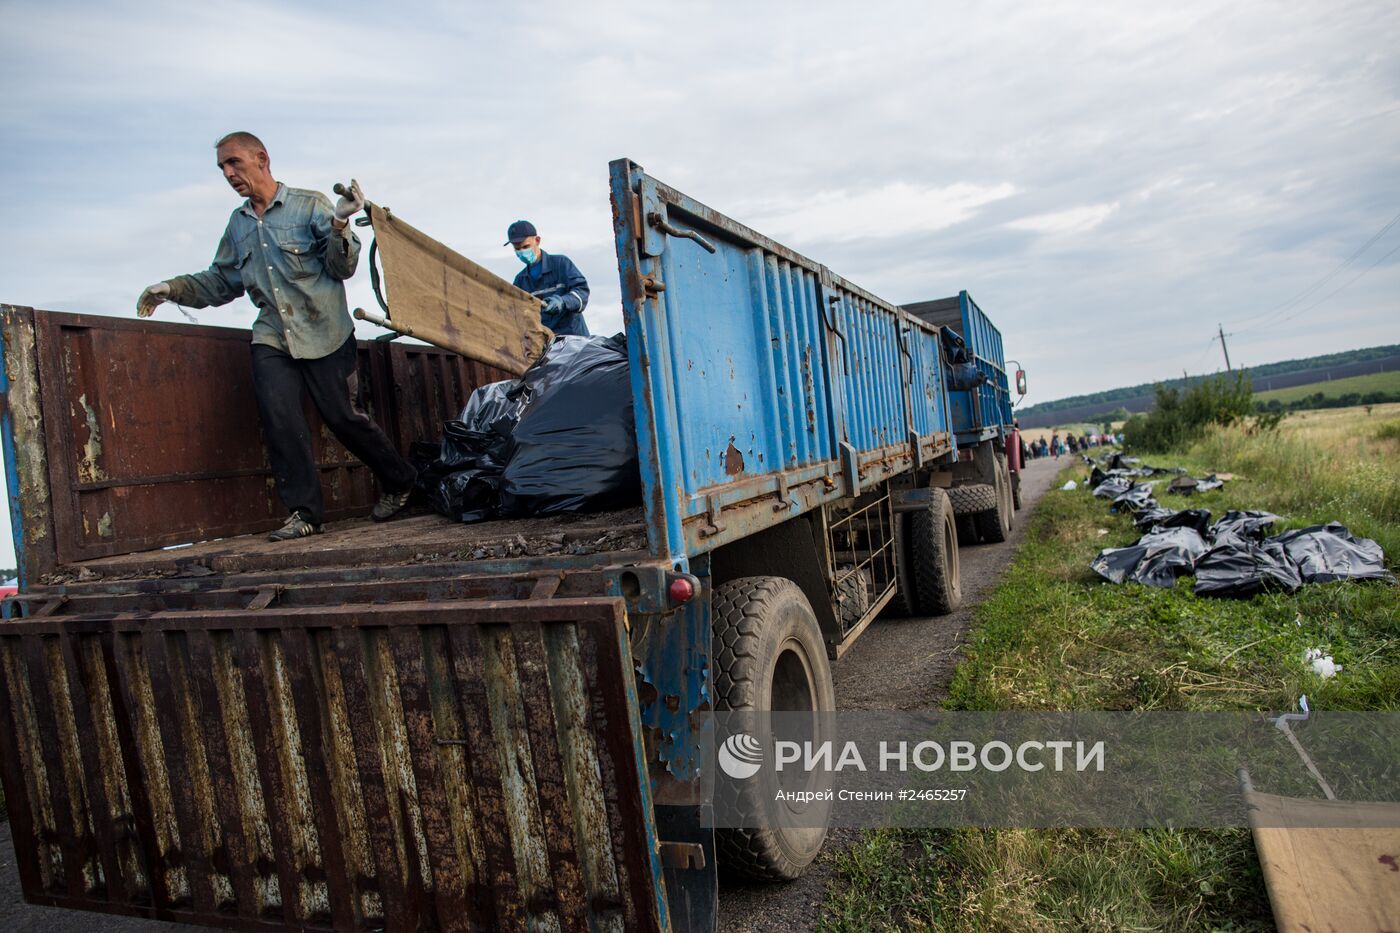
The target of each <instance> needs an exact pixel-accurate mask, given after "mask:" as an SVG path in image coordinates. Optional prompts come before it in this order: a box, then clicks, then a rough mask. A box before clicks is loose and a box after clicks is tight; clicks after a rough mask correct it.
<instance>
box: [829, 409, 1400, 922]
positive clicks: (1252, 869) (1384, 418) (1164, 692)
mask: <svg viewBox="0 0 1400 933" xmlns="http://www.w3.org/2000/svg"><path fill="white" fill-rule="evenodd" d="M1381 409H1388V411H1382V410H1381ZM1397 414H1400V406H1393V405H1392V406H1377V409H1376V411H1375V412H1374V413H1373V414H1372V415H1371V416H1369V417H1367V416H1366V415H1365V414H1364V412H1363V411H1361V410H1335V411H1326V412H1315V413H1309V414H1308V415H1307V416H1306V417H1304V416H1293V417H1290V418H1289V419H1287V420H1286V421H1285V422H1284V424H1283V426H1282V427H1281V428H1280V429H1278V430H1277V431H1272V432H1265V433H1261V434H1254V435H1249V434H1245V433H1243V432H1242V431H1240V430H1239V429H1235V430H1234V431H1233V432H1231V431H1219V432H1215V433H1212V434H1209V435H1208V436H1207V437H1206V438H1205V439H1204V440H1203V441H1201V442H1200V443H1197V444H1196V445H1194V446H1193V447H1192V448H1191V449H1190V450H1188V451H1183V452H1180V453H1179V454H1176V455H1165V456H1161V457H1155V456H1152V457H1146V458H1145V460H1146V461H1147V462H1148V463H1152V464H1154V465H1159V466H1174V465H1181V466H1185V467H1187V468H1188V469H1190V470H1191V471H1192V472H1193V474H1194V475H1197V476H1200V475H1203V473H1204V472H1206V471H1207V470H1216V471H1230V472H1234V473H1237V474H1239V478H1237V479H1236V480H1234V481H1232V482H1229V483H1227V484H1226V485H1225V487H1224V489H1221V490H1216V491H1214V492H1210V493H1206V494H1197V495H1194V496H1191V497H1189V498H1178V497H1175V496H1168V495H1166V494H1165V492H1164V490H1165V483H1164V482H1163V483H1161V484H1159V486H1158V490H1157V491H1158V492H1159V493H1161V495H1159V497H1158V498H1159V499H1160V500H1161V501H1162V502H1163V504H1166V505H1169V506H1170V507H1174V508H1188V507H1190V508H1209V509H1210V510H1211V511H1212V513H1213V514H1214V515H1215V516H1216V517H1219V516H1220V515H1222V514H1223V513H1224V512H1225V511H1226V510H1227V509H1231V508H1240V509H1243V508H1256V509H1257V508H1263V509H1268V510H1269V511H1273V512H1276V513H1278V514H1280V515H1282V516H1284V519H1285V520H1284V521H1283V522H1282V523H1280V525H1279V526H1277V527H1276V530H1282V529H1285V528H1291V527H1301V526H1305V525H1308V524H1316V523H1320V522H1324V521H1328V520H1337V521H1340V522H1342V523H1343V524H1345V525H1347V526H1348V527H1349V528H1351V529H1352V531H1353V532H1354V533H1355V534H1357V535H1361V536H1365V537H1371V538H1375V539H1376V540H1377V541H1379V542H1380V543H1381V545H1382V546H1383V547H1384V548H1385V551H1386V556H1387V560H1388V561H1389V563H1390V566H1391V568H1392V569H1394V567H1395V561H1396V558H1397V556H1400V553H1398V552H1400V471H1398V470H1397V469H1396V466H1395V464H1396V463H1397V462H1400V437H1397V436H1396V433H1395V432H1394V430H1393V429H1390V430H1387V429H1386V428H1385V425H1386V424H1390V423H1394V421H1395V418H1396V415H1397ZM1065 462H1066V463H1067V464H1072V463H1073V462H1074V461H1071V460H1069V459H1068V458H1067V459H1066V461H1065ZM1087 475H1088V469H1087V467H1082V466H1079V465H1073V466H1069V467H1067V469H1066V470H1065V471H1064V472H1063V474H1062V475H1061V477H1060V479H1059V480H1058V482H1057V485H1060V484H1063V482H1064V481H1065V480H1066V479H1070V478H1073V479H1076V480H1079V481H1080V485H1081V489H1080V490H1077V491H1075V492H1061V491H1051V492H1050V493H1048V494H1047V495H1046V497H1045V499H1043V500H1042V501H1041V503H1040V505H1039V506H1038V507H1037V509H1036V512H1035V514H1034V516H1033V517H1032V519H1031V522H1032V524H1031V528H1030V531H1029V534H1028V536H1027V539H1026V543H1025V545H1024V546H1023V548H1022V551H1021V553H1020V554H1018V555H1017V558H1016V560H1015V561H1014V563H1013V565H1012V567H1011V568H1010V570H1009V571H1008V572H1007V575H1006V577H1005V579H1004V580H1003V581H1002V583H1001V584H1000V586H999V587H998V588H997V590H996V591H995V592H994V593H993V594H992V595H991V596H990V597H989V598H988V599H987V600H986V601H985V602H984V603H983V604H982V605H981V606H979V607H978V610H977V616H976V619H977V621H976V625H975V627H974V628H973V630H972V633H971V635H970V639H969V643H968V646H967V649H966V659H965V661H964V662H963V664H962V665H961V666H960V667H959V669H958V671H957V673H956V675H955V677H954V681H953V684H952V687H951V694H950V697H949V700H948V702H947V704H946V705H947V706H948V707H949V708H953V709H970V710H1002V709H1022V710H1024V709H1052V710H1069V709H1086V710H1104V709H1121V710H1159V709H1166V710H1237V709H1248V710H1254V709H1267V710H1283V709H1290V708H1292V707H1293V705H1294V704H1295V703H1296V702H1297V699H1298V695H1299V694H1301V693H1306V694H1307V695H1308V696H1309V697H1310V699H1311V700H1312V701H1313V703H1314V707H1315V708H1321V709H1349V710H1376V709H1386V710H1396V709H1400V611H1397V599H1398V597H1397V589H1396V587H1393V586H1386V585H1381V584H1357V583H1333V584H1325V585H1315V586H1306V587H1304V588H1303V589H1301V590H1300V591H1299V592H1298V593H1296V594H1294V595H1291V596H1288V595H1282V594H1269V595H1263V596H1257V597H1255V598H1254V599H1251V600H1246V601H1233V600H1218V599H1215V600H1211V599H1198V598H1196V597H1195V596H1194V595H1193V594H1192V592H1191V580H1190V579H1189V578H1188V579H1185V580H1181V581H1178V583H1177V585H1176V587H1174V588H1172V589H1153V588H1149V587H1142V586H1139V585H1137V584H1129V585H1126V586H1113V585H1111V584H1108V583H1106V582H1103V581H1101V580H1100V579H1099V578H1098V577H1097V576H1096V575H1095V574H1094V573H1093V572H1092V571H1091V570H1090V569H1089V561H1090V560H1091V559H1092V558H1093V557H1094V555H1095V554H1097V553H1098V551H1099V550H1100V549H1101V548H1104V547H1115V546H1122V545H1126V544H1130V543H1132V542H1133V541H1134V540H1136V538H1137V532H1136V531H1135V530H1134V529H1133V527H1132V523H1131V521H1130V520H1129V519H1128V518H1127V517H1126V516H1117V515H1111V514H1109V512H1108V504H1107V502H1106V501H1105V500H1103V499H1094V498H1093V497H1092V496H1090V495H1089V494H1088V493H1087V491H1085V490H1083V489H1082V486H1083V480H1084V479H1085V478H1086V477H1087ZM1315 647H1317V648H1323V649H1324V650H1325V651H1326V652H1327V653H1330V654H1332V655H1333V656H1334V658H1335V659H1336V662H1337V663H1338V664H1339V665H1341V666H1342V673H1341V674H1339V675H1338V676H1337V677H1335V678H1333V679H1331V680H1326V681H1323V680H1321V679H1319V678H1318V677H1317V676H1316V675H1314V674H1313V673H1312V672H1311V671H1309V670H1308V669H1307V667H1306V665H1305V663H1304V660H1303V653H1304V651H1305V650H1306V649H1308V648H1315ZM826 907H827V917H826V920H825V926H826V927H827V928H828V929H832V930H856V929H862V930H864V929H890V930H893V929H902V930H904V929H973V930H1029V929H1037V930H1039V929H1062V930H1094V929H1099V930H1119V929H1134V930H1192V929H1196V930H1208V929H1209V930H1267V929H1272V928H1273V921H1272V916H1271V913H1270V909H1269V904H1268V899H1267V897H1266V895H1265V892H1264V888H1263V881H1262V877H1261V875H1260V872H1259V867H1258V863H1257V860H1256V857H1255V853H1254V846H1253V842H1252V839H1251V837H1250V835H1249V833H1248V831H1247V830H1243V829H1239V830H1141V831H1121V830H978V829H968V830H964V829H958V830H942V829H923V830H875V831H872V832H870V833H868V834H867V835H866V837H865V838H864V839H863V840H862V841H861V842H860V843H858V844H857V845H855V846H854V847H852V848H850V849H848V850H847V851H846V852H844V853H842V854H841V855H839V856H837V858H836V881H835V882H834V883H833V885H832V887H831V888H830V890H829V893H828V899H827V904H826Z"/></svg>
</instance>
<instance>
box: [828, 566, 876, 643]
mask: <svg viewBox="0 0 1400 933" xmlns="http://www.w3.org/2000/svg"><path fill="white" fill-rule="evenodd" d="M836 575H837V576H838V577H839V576H846V578H845V579H844V580H842V581H841V583H839V584H838V585H837V587H836V610H837V611H836V620H837V622H839V623H840V625H841V634H842V635H845V634H846V633H847V632H849V631H850V630H851V629H853V628H855V627H856V623H857V622H859V621H860V619H861V616H863V615H865V612H866V610H867V609H869V608H870V578H869V577H868V576H866V573H865V571H864V570H856V569H855V568H854V567H838V568H837V569H836ZM847 575H848V576H847Z"/></svg>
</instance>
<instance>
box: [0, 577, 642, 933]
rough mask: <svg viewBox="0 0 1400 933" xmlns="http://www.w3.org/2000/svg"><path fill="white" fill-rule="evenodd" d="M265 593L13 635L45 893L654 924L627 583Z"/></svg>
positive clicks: (264, 914)
mask: <svg viewBox="0 0 1400 933" xmlns="http://www.w3.org/2000/svg"><path fill="white" fill-rule="evenodd" d="M566 587H567V583H566ZM309 589H310V590H311V591H314V590H315V587H311V588H309ZM523 589H528V587H524V588H523ZM248 590H249V588H248V587H246V586H245V587H241V588H240V587H233V588H232V590H231V592H232V594H233V595H232V596H231V597H230V598H228V599H222V598H221V597H216V596H215V595H214V594H215V593H217V592H218V591H217V590H211V591H209V592H207V593H206V592H204V591H198V592H196V591H186V590H181V591H180V593H179V598H178V600H177V599H176V594H174V593H171V594H161V593H157V592H155V591H154V590H152V591H148V593H147V595H141V594H137V593H133V594H118V595H117V596H114V597H111V599H112V600H113V601H114V604H116V603H117V601H119V600H126V602H123V603H120V604H121V605H124V606H126V607H127V608H125V609H123V610H118V611H117V612H116V613H105V612H103V611H101V610H99V609H97V606H98V605H99V603H100V601H101V598H106V597H101V598H98V602H93V601H92V600H88V601H87V602H85V603H84V602H81V600H80V601H79V603H75V605H74V606H72V607H70V608H68V609H66V610H65V611H63V612H57V613H55V614H54V615H52V616H47V617H44V618H43V619H29V620H25V621H21V622H19V623H18V624H15V625H12V626H11V627H10V628H8V629H7V630H5V631H0V720H3V721H6V722H12V723H13V724H14V727H13V728H12V729H9V730H6V732H4V733H0V753H3V755H0V775H3V777H4V781H5V786H6V790H7V791H8V792H9V793H10V795H11V799H12V809H13V808H18V811H19V813H18V815H17V817H16V820H15V824H14V829H15V844H16V848H17V852H18V853H19V855H20V859H19V861H20V863H21V864H20V868H21V880H22V882H23V885H24V889H25V892H26V895H27V896H29V897H30V898H31V899H37V900H39V901H40V902H44V898H45V897H61V898H62V899H63V900H64V903H66V904H67V905H68V906H83V907H87V908H90V909H96V910H113V911H117V912H135V913H140V914H144V915H146V916H155V915H156V914H160V915H162V916H165V917H167V918H170V917H172V915H173V917H174V918H175V919H184V920H188V921H190V922H197V923H212V924H216V925H222V926H236V927H240V928H243V927H246V928H253V927H257V928H260V929H269V928H287V929H298V930H311V929H328V928H334V929H386V930H389V931H396V930H404V931H408V930H428V929H437V930H444V931H447V930H460V929H467V928H473V929H516V928H538V929H558V930H561V931H572V930H579V931H582V930H589V929H595V930H622V929H624V928H625V929H632V928H638V929H655V927H656V925H657V921H658V920H659V917H657V916H656V914H655V908H654V892H653V891H652V885H653V884H654V879H652V877H651V875H650V867H649V866H650V853H649V852H648V850H647V848H646V847H645V846H642V845H640V844H639V843H640V840H641V839H642V838H644V837H643V836H642V827H643V825H644V823H643V820H644V818H645V817H644V815H643V813H642V812H641V811H640V810H639V806H640V803H641V796H640V792H639V788H638V786H637V781H638V779H639V777H638V775H636V774H635V772H634V771H633V767H634V766H633V761H634V758H633V753H632V751H631V748H632V742H633V737H632V735H631V730H630V728H628V727H627V721H628V716H627V712H626V708H625V707H620V706H619V704H620V703H623V702H625V701H626V694H625V693H624V692H623V689H622V687H621V686H620V680H619V678H620V676H622V675H623V673H624V672H625V671H628V670H629V668H628V667H627V666H626V665H627V661H628V659H629V656H628V654H627V652H626V650H625V644H626V636H625V634H624V633H623V632H622V631H621V630H620V625H621V622H622V612H621V607H620V606H619V605H618V604H617V603H616V601H614V600H607V599H599V598H591V599H580V598H578V597H570V596H567V595H566V596H564V597H558V596H556V597H555V598H551V599H547V600H545V599H540V600H534V599H520V598H517V599H497V600H493V599H485V600H483V599H475V600H471V599H468V600H458V601H451V600H444V601H433V600H432V599H428V600H423V601H419V602H414V603H403V604H399V605H396V606H393V607H390V606H384V605H376V604H372V603H366V604H359V605H355V604H349V605H344V604H337V603H331V604H325V603H319V602H313V603H312V604H309V605H304V606H302V607H300V608H297V607H292V606H279V607H275V608H268V609H264V610H260V611H258V612H248V611H246V610H244V609H243V608H242V605H243V603H244V602H246V596H247V592H248ZM89 595H92V594H89ZM301 598H302V595H301V594H300V591H299V595H298V596H297V599H301ZM165 599H170V600H172V601H174V602H175V603H176V605H175V606H173V607H172V608H170V609H165V610H162V609H161V608H159V606H160V602H161V600H165ZM143 601H144V602H143ZM463 607H472V608H463ZM308 609H309V610H311V611H310V613H309V614H308V612H307V610H308ZM473 613H474V615H473ZM574 614H576V615H577V616H578V618H579V619H589V620H590V621H589V635H588V637H587V638H586V639H585V638H584V637H583V631H584V624H583V622H581V621H576V620H572V619H571V615H574ZM78 615H81V616H82V618H83V625H82V629H81V631H78V630H75V628H74V627H73V625H72V621H73V619H74V618H75V616H78ZM464 617H466V618H470V619H471V620H472V622H471V624H458V623H460V622H461V621H462V620H463V618H464ZM380 619H383V620H384V621H383V622H380V621H379V620H380ZM40 632H42V634H39V633H40ZM40 683H42V684H43V685H44V687H43V690H42V694H41V695H39V696H38V700H37V701H36V699H35V695H34V694H33V692H32V691H34V690H38V689H39V684H40ZM619 713H621V719H619ZM619 731H621V732H622V733H624V734H619ZM624 769H625V770H624ZM641 779H643V780H644V779H645V777H644V776H643V777H641ZM75 902H76V903H75Z"/></svg>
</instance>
